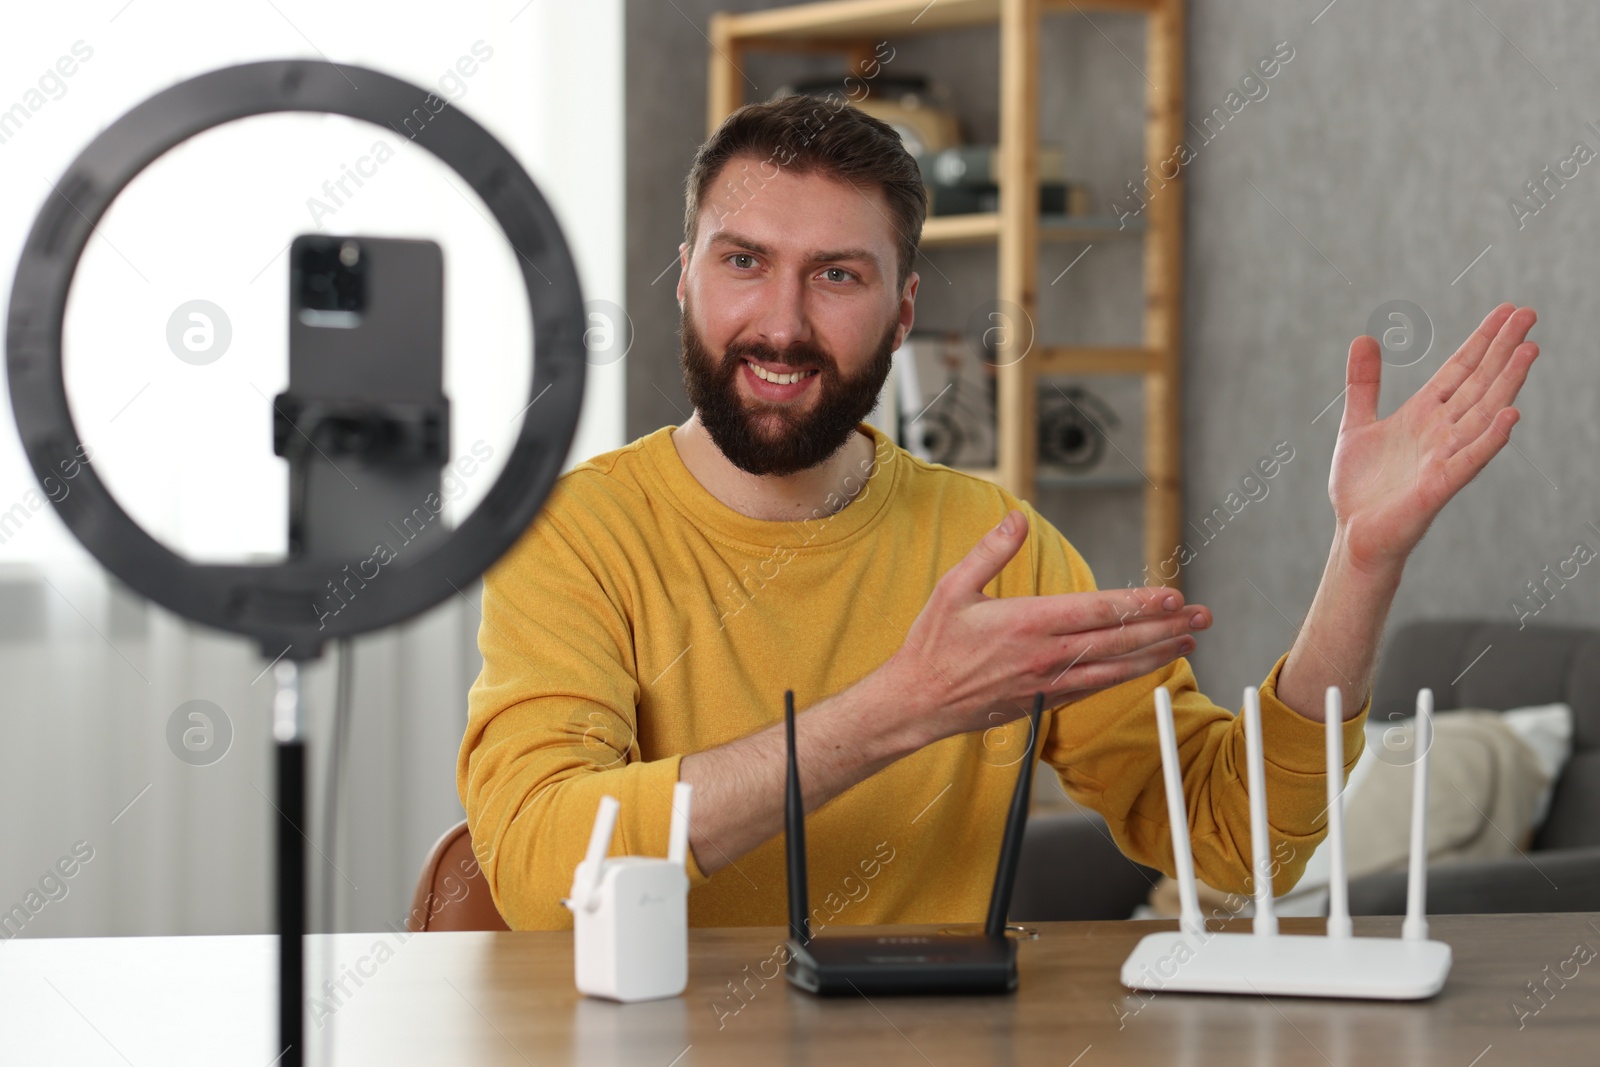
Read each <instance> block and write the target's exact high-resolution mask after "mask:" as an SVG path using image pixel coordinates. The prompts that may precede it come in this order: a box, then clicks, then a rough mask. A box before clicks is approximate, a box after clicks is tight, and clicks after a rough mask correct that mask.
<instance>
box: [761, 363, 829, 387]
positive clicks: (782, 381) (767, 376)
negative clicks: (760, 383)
mask: <svg viewBox="0 0 1600 1067" xmlns="http://www.w3.org/2000/svg"><path fill="white" fill-rule="evenodd" d="M745 362H746V363H750V361H749V360H748V359H747V360H745ZM750 369H751V370H753V371H755V372H756V377H757V378H761V379H763V380H765V381H769V382H775V383H776V384H778V385H789V384H791V383H793V382H798V381H799V380H800V379H801V378H809V377H811V376H812V375H813V374H815V373H817V372H816V371H814V370H808V371H799V372H797V373H795V374H773V373H772V372H771V371H769V370H767V369H766V368H765V367H761V366H758V365H756V364H754V363H750Z"/></svg>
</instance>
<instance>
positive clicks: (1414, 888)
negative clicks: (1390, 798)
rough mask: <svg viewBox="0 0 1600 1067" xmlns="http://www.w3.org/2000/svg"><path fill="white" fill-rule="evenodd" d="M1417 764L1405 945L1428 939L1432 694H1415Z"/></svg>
mask: <svg viewBox="0 0 1600 1067" xmlns="http://www.w3.org/2000/svg"><path fill="white" fill-rule="evenodd" d="M1413 743H1414V744H1415V745H1416V746H1417V761H1416V763H1414V764H1413V765H1412V772H1411V773H1412V778H1411V870H1410V875H1409V877H1408V878H1407V879H1406V918H1405V922H1403V923H1401V924H1400V936H1401V937H1403V938H1405V940H1407V941H1424V940H1426V939H1427V937H1428V750H1429V749H1430V748H1432V747H1433V690H1432V689H1419V690H1417V725H1416V728H1415V730H1414V731H1413Z"/></svg>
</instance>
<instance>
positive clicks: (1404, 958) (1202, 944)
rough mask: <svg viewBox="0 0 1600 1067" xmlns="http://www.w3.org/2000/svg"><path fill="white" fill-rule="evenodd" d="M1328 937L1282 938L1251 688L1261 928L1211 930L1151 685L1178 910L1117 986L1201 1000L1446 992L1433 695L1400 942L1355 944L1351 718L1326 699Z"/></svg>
mask: <svg viewBox="0 0 1600 1067" xmlns="http://www.w3.org/2000/svg"><path fill="white" fill-rule="evenodd" d="M1325 708H1326V715H1325V717H1326V719H1327V738H1328V740H1327V751H1328V839H1327V843H1326V847H1327V848H1329V849H1330V850H1331V855H1330V857H1329V858H1330V859H1331V861H1332V863H1331V868H1332V870H1331V874H1330V877H1329V883H1328V928H1327V929H1328V932H1327V935H1326V936H1323V937H1317V936H1310V935H1301V934H1280V933H1278V920H1277V917H1276V916H1275V915H1274V914H1273V910H1272V866H1271V861H1270V859H1269V858H1268V852H1269V846H1268V842H1267V836H1268V826H1267V799H1266V772H1265V769H1264V765H1263V757H1262V754H1261V702H1260V696H1259V694H1258V693H1257V691H1256V690H1255V689H1254V688H1247V689H1246V690H1245V691H1244V716H1245V721H1244V725H1245V752H1246V758H1247V760H1248V762H1249V770H1248V785H1249V790H1250V851H1251V859H1252V867H1253V869H1254V878H1253V883H1254V887H1255V920H1254V932H1253V933H1248V934H1243V933H1239V934H1234V933H1222V932H1212V931H1209V930H1207V929H1206V925H1205V920H1204V918H1202V916H1201V914H1200V901H1199V897H1198V895H1197V894H1196V892H1195V878H1194V859H1193V857H1192V856H1191V855H1190V852H1189V818H1188V813H1187V811H1186V810H1185V805H1184V799H1183V787H1182V781H1181V771H1180V768H1179V765H1178V745H1177V741H1176V738H1175V731H1174V729H1173V724H1172V694H1171V693H1169V692H1168V691H1167V689H1166V687H1164V686H1163V687H1161V688H1158V689H1157V690H1156V729H1157V732H1158V733H1159V735H1160V742H1161V773H1162V778H1163V780H1164V781H1165V783H1166V790H1167V814H1168V817H1169V819H1170V821H1171V823H1172V853H1173V862H1174V863H1175V864H1176V865H1177V868H1178V894H1179V898H1180V900H1181V905H1180V908H1181V914H1180V918H1179V920H1178V929H1177V931H1163V932H1161V933H1156V934H1150V935H1148V936H1146V937H1145V938H1143V939H1142V940H1141V941H1140V942H1139V944H1138V945H1137V946H1135V947H1134V950H1133V952H1132V954H1130V955H1129V956H1128V959H1127V961H1126V962H1125V963H1123V965H1122V984H1123V985H1125V986H1129V987H1130V988H1133V989H1154V990H1181V991H1185V992H1195V993H1252V994H1254V993H1276V994H1279V995H1286V996H1302V997H1351V998H1364V999H1372V1000H1421V999H1423V998H1425V997H1431V996H1433V995H1434V994H1435V993H1437V992H1438V991H1439V990H1440V989H1441V988H1443V986H1444V980H1445V977H1446V976H1447V975H1448V974H1449V973H1450V959H1451V958H1450V946H1449V945H1446V944H1444V943H1443V942H1440V941H1430V940H1428V920H1427V917H1426V914H1425V904H1424V897H1425V895H1426V892H1427V858H1428V850H1427V838H1428V803H1427V800H1428V749H1429V748H1430V747H1431V742H1432V738H1433V691H1432V690H1430V689H1423V690H1420V691H1419V692H1418V693H1417V721H1416V733H1415V737H1414V743H1415V745H1416V752H1417V758H1416V762H1415V764H1414V766H1413V775H1414V777H1413V779H1412V800H1411V857H1410V871H1409V881H1408V883H1407V892H1406V918H1405V923H1404V924H1403V926H1402V927H1401V936H1400V937H1398V938H1395V937H1352V936H1351V932H1350V907H1349V897H1348V887H1347V885H1346V883H1345V862H1344V735H1343V732H1342V726H1343V721H1344V716H1343V714H1342V712H1341V710H1340V699H1339V688H1338V686H1329V687H1328V694H1327V703H1326V705H1325Z"/></svg>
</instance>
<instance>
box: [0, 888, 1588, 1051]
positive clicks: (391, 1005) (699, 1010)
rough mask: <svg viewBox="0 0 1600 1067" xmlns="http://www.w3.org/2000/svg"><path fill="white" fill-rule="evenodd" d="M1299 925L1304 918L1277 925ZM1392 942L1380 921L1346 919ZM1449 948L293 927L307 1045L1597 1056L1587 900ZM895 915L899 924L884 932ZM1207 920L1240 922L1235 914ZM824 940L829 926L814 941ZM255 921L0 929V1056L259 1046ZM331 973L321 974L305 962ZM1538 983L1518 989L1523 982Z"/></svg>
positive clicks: (1065, 926)
mask: <svg viewBox="0 0 1600 1067" xmlns="http://www.w3.org/2000/svg"><path fill="white" fill-rule="evenodd" d="M1281 923H1282V929H1283V932H1285V933H1319V932H1320V931H1321V929H1322V925H1323V924H1322V920H1320V919H1283V920H1281ZM1355 925H1356V934H1357V935H1358V936H1374V935H1376V936H1395V935H1397V934H1398V932H1399V919H1398V918H1393V919H1391V918H1358V919H1356V921H1355ZM1430 925H1431V930H1430V935H1431V936H1432V937H1433V938H1434V939H1436V940H1440V941H1444V942H1446V943H1447V944H1449V945H1450V946H1451V947H1452V950H1453V952H1454V966H1453V968H1452V970H1451V973H1450V978H1449V980H1448V981H1447V982H1446V984H1445V988H1444V990H1443V992H1441V993H1440V994H1439V995H1438V996H1436V997H1434V998H1432V999H1431V1000H1427V1001H1422V1002H1417V1003H1386V1002H1376V1001H1354V1000H1349V1001H1346V1000H1324V999H1303V998H1294V997H1264V996H1255V995H1251V996H1228V995H1213V994H1182V993H1173V992H1160V993H1147V992H1136V991H1134V990H1130V989H1128V988H1126V987H1124V986H1123V985H1122V984H1121V982H1120V981H1119V980H1118V975H1119V972H1120V969H1121V966H1122V962H1123V960H1124V959H1125V958H1126V957H1127V955H1128V953H1129V952H1130V951H1131V950H1132V949H1133V947H1134V945H1135V943H1136V942H1137V941H1138V940H1139V938H1140V937H1142V936H1143V935H1145V934H1147V933H1150V932H1152V931H1155V930H1162V929H1173V928H1174V924H1173V923H1171V922H1164V923H1160V922H1092V923H1038V924H1033V925H1032V927H1031V928H1032V929H1036V930H1038V932H1039V938H1038V939H1037V940H1034V941H1026V942H1023V943H1022V944H1021V945H1019V948H1018V960H1019V967H1020V972H1021V982H1020V985H1019V988H1018V990H1017V991H1016V992H1015V993H1013V994H1010V995H998V996H974V997H919V998H910V997H875V998H873V999H871V1000H870V1001H869V1000H865V999H858V998H849V999H843V998H841V999H829V1000H820V999H817V998H815V997H812V996H810V995H808V994H805V993H801V992H799V991H797V990H795V989H793V988H791V987H789V986H788V985H787V984H786V983H785V982H784V980H783V978H782V976H781V975H779V976H777V977H772V976H773V975H774V973H775V972H776V971H777V968H778V960H779V959H781V956H780V955H779V953H778V946H779V945H780V944H781V943H782V940H783V936H784V931H783V930H782V929H781V928H778V927H750V928H737V929H696V930H691V931H690V942H689V945H690V949H689V950H690V966H689V988H688V989H687V990H686V991H685V992H684V994H683V995H682V996H680V997H675V998H672V999H669V1000H661V1001H652V1002H647V1003H640V1004H613V1003H609V1002H605V1001H597V1000H590V999H588V998H585V997H582V996H580V995H579V994H578V993H577V991H576V990H575V988H574V987H573V980H572V935H571V934H570V933H430V934H414V935H408V934H405V933H372V934H338V935H332V936H317V937H313V938H311V943H310V944H309V945H308V963H309V965H310V966H311V967H312V968H326V969H325V970H314V971H313V973H314V974H316V975H317V977H316V978H315V979H314V980H313V981H310V982H308V986H309V987H310V990H311V994H312V995H313V996H314V997H320V1000H316V1001H313V1003H312V1005H311V1007H310V1014H311V1019H312V1021H311V1022H309V1023H308V1027H307V1029H308V1038H309V1039H310V1041H311V1050H312V1056H313V1059H312V1061H311V1062H313V1063H327V1062H330V1061H329V1060H328V1059H327V1058H326V1053H324V1055H323V1057H322V1058H320V1059H318V1058H316V1057H317V1052H318V1050H319V1048H320V1049H328V1047H329V1046H328V1042H330V1041H331V1044H332V1048H331V1051H332V1053H333V1060H332V1062H334V1063H340V1064H380V1063H381V1064H385V1065H390V1067H403V1065H407V1064H430V1065H431V1064H454V1063H471V1064H473V1065H475V1067H480V1065H481V1067H494V1065H500V1064H508V1065H528V1064H537V1065H540V1067H543V1065H546V1064H580V1063H581V1064H584V1065H596V1067H603V1065H606V1064H612V1063H616V1064H624V1063H625V1064H630V1065H637V1064H643V1065H646V1067H693V1065H703V1064H739V1065H740V1067H750V1065H752V1064H768V1063H788V1064H796V1065H800V1064H807V1065H818V1067H847V1065H849V1064H856V1063H870V1064H872V1065H874V1067H888V1065H891V1064H914V1065H919V1067H921V1065H927V1064H933V1065H938V1067H943V1065H945V1064H974V1063H982V1064H1004V1065H1009V1064H1051V1065H1053V1067H1098V1065H1101V1064H1119V1065H1121V1064H1133V1065H1137V1064H1147V1063H1148V1064H1162V1065H1167V1064H1178V1065H1189V1064H1196V1065H1198V1064H1212V1063H1216V1064H1228V1065H1230V1067H1245V1065H1255V1064H1277V1063H1286V1064H1319V1063H1327V1064H1329V1065H1331V1067H1345V1065H1347V1064H1348V1065H1355V1064H1360V1065H1361V1067H1371V1065H1380V1064H1404V1065H1407V1067H1426V1065H1439V1067H1502V1065H1511V1064H1527V1063H1553V1064H1577V1063H1585V1062H1594V1059H1595V1057H1596V1055H1597V1053H1596V1047H1597V1044H1600V913H1590V914H1581V913H1574V914H1553V915H1489V916H1471V915H1464V916H1435V917H1433V918H1432V919H1431V920H1430ZM905 929H906V928H900V930H901V932H904V931H905ZM1212 929H1231V930H1235V931H1247V930H1248V929H1249V924H1248V921H1247V920H1245V921H1237V920H1236V921H1233V922H1231V923H1213V924H1212ZM824 936H826V935H824ZM275 965H276V939H275V938H273V937H270V936H238V937H133V938H72V939H58V940H49V939H20V938H19V939H16V940H13V941H9V942H5V943H3V944H0V1004H4V1018H5V1023H4V1025H3V1026H0V1063H6V1064H11V1063H17V1064H32V1063H44V1062H53V1063H72V1064H90V1065H92V1064H107V1065H124V1067H125V1065H129V1064H132V1065H136V1067H144V1065H146V1064H149V1065H158V1064H159V1065H161V1067H173V1065H177V1064H187V1063H195V1064H202V1063H203V1064H244V1065H248V1067H257V1065H259V1067H268V1065H269V1064H270V1063H271V1062H272V1061H273V1059H274V1057H275V1055H276V1050H275V1049H274V1048H273V1044H274V1041H273V1039H274V1037H275V1033H274V1032H273V1027H274V1026H275V1023H274V1013H273V998H274V996H275V993H274V988H275V986H274V983H275ZM330 973H331V974H332V975H334V976H336V977H338V978H342V986H340V985H333V986H329V987H323V976H324V975H327V974H330ZM1535 989H1537V992H1535Z"/></svg>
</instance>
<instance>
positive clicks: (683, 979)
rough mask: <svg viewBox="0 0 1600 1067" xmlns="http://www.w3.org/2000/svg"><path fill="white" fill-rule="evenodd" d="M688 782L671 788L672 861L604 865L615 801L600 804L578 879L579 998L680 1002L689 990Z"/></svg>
mask: <svg viewBox="0 0 1600 1067" xmlns="http://www.w3.org/2000/svg"><path fill="white" fill-rule="evenodd" d="M691 797H692V790H691V789H690V786H689V783H688V782H679V783H677V784H676V785H675V786H673V788H672V823H671V826H670V827H669V829H668V834H667V856H666V858H665V859H658V858H656V857H654V856H617V857H614V858H612V859H607V858H606V853H607V852H608V851H609V850H610V848H611V835H612V834H613V833H614V832H615V830H616V826H617V811H618V809H619V805H618V803H617V799H616V797H611V796H603V797H601V798H600V810H599V811H598V812H597V813H596V815H595V820H594V829H593V830H592V831H591V832H590V835H589V851H588V854H587V855H586V856H585V857H584V859H583V861H582V862H581V863H579V864H578V868H577V870H576V871H574V872H573V875H572V895H571V896H569V897H568V898H567V899H565V900H563V901H562V902H561V903H562V904H564V905H566V906H567V908H568V909H569V910H571V912H572V918H573V970H574V978H575V980H576V983H577V986H578V992H580V993H584V994H586V995H588V996H591V997H604V998H606V999H608V1000H620V1001H623V1002H631V1001H637V1000H655V999H657V998H660V997H675V996H677V995H678V994H679V993H682V992H683V990H684V987H685V986H686V985H687V984H688V982H689V919H688V898H689V875H688V873H687V872H686V871H685V869H684V865H685V863H686V862H687V859H688V855H689V802H690V800H691Z"/></svg>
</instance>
